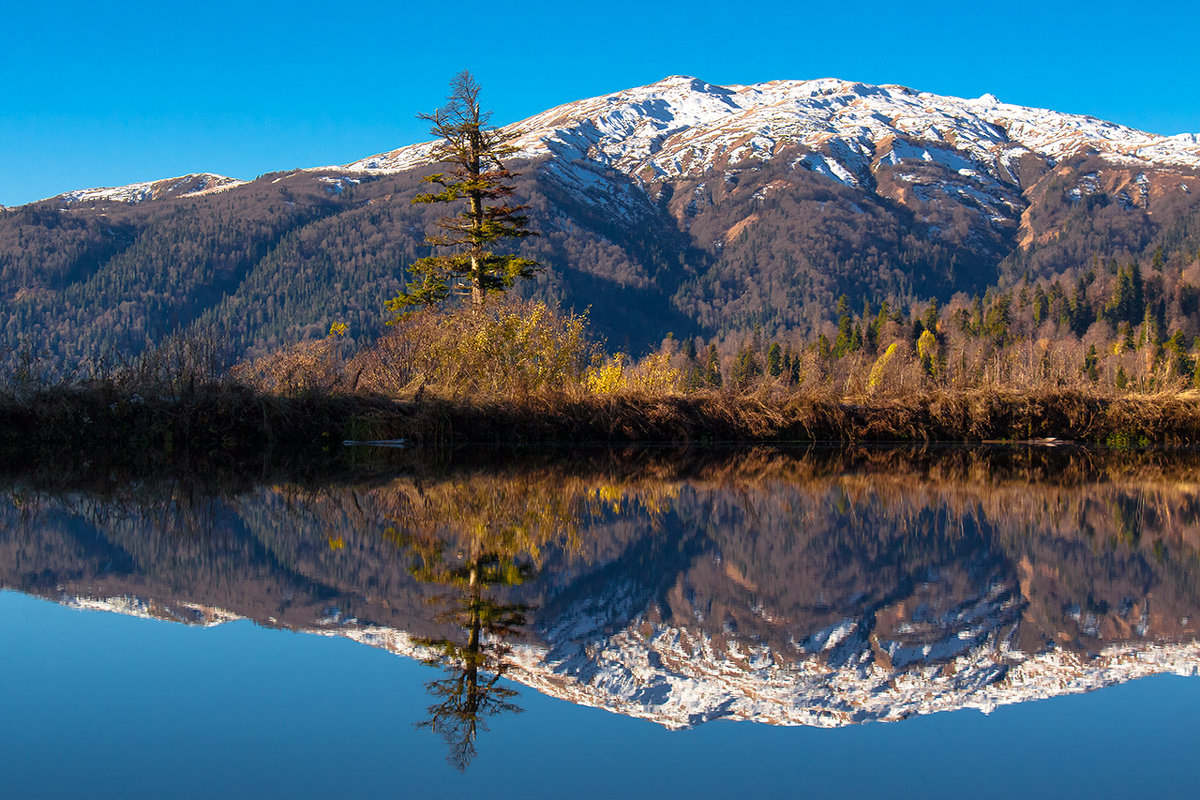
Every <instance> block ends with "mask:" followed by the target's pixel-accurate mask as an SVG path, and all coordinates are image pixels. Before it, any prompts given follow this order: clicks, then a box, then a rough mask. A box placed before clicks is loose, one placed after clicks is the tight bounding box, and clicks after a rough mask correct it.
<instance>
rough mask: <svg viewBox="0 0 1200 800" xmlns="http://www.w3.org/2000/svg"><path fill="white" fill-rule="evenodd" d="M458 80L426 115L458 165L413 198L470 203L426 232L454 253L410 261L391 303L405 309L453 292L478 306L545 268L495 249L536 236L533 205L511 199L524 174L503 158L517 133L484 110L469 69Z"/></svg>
mask: <svg viewBox="0 0 1200 800" xmlns="http://www.w3.org/2000/svg"><path fill="white" fill-rule="evenodd" d="M450 87H451V91H450V95H449V97H448V98H447V100H448V102H447V103H446V105H445V106H443V107H442V108H439V109H438V110H437V111H434V112H433V113H432V114H418V117H419V118H420V119H423V120H425V121H427V122H429V123H430V126H431V127H430V132H431V133H433V134H434V135H435V136H437V137H438V138H439V139H440V142H439V143H438V145H437V149H436V150H435V153H434V155H435V157H436V158H437V159H438V160H439V161H441V162H444V163H446V164H448V165H450V170H449V171H448V172H441V173H438V174H436V175H430V176H428V177H426V178H425V181H426V182H427V183H430V184H433V185H435V186H437V187H439V188H438V189H437V190H435V191H433V192H430V193H427V194H420V195H417V196H416V197H414V198H413V202H414V203H459V202H463V203H464V204H465V207H464V208H463V209H462V210H461V211H459V213H458V214H456V215H455V216H453V217H449V218H446V219H443V220H441V221H440V222H438V227H439V228H441V230H442V232H441V233H439V234H437V235H433V236H429V237H427V238H426V240H425V241H426V243H427V244H429V245H432V246H433V247H435V248H443V249H447V250H449V251H450V252H447V253H435V254H434V255H431V256H426V257H425V258H422V259H419V260H417V261H416V262H414V263H413V264H412V265H410V266H409V268H408V272H409V275H410V281H409V283H408V285H407V286H406V287H405V289H404V291H403V292H401V293H400V294H399V295H397V296H396V297H394V298H392V299H391V300H389V301H388V302H387V308H388V310H390V311H393V312H397V313H400V312H403V311H404V310H406V309H408V308H409V307H411V306H414V305H432V304H434V303H439V302H441V301H442V300H445V299H446V298H447V297H449V296H450V295H452V294H460V295H465V296H469V297H470V299H471V305H472V306H473V307H474V308H479V307H481V306H482V305H483V302H484V299H485V298H486V297H487V295H488V293H489V292H498V291H504V290H506V289H508V288H510V287H511V286H512V285H513V283H514V282H515V281H516V280H517V279H518V278H528V277H531V276H532V275H533V274H534V273H535V272H536V271H537V270H538V269H539V264H538V263H537V262H536V261H533V260H531V259H528V258H523V257H521V256H517V255H512V254H504V253H497V252H495V251H494V248H496V247H497V246H498V245H500V244H501V243H502V242H505V241H508V240H520V239H523V238H525V237H527V236H533V235H535V234H534V233H533V232H532V231H530V230H528V224H529V218H528V217H527V216H525V214H524V213H523V212H524V211H525V208H526V207H525V206H523V205H515V204H514V205H509V204H508V200H509V198H511V197H512V196H513V189H512V186H511V185H510V181H511V180H512V179H513V178H514V177H516V173H512V172H509V171H508V169H506V168H505V166H504V163H503V159H504V158H505V157H507V156H508V155H511V154H512V153H513V152H514V150H513V148H512V147H511V146H509V145H508V139H509V135H508V134H505V133H503V132H502V131H500V130H497V129H496V128H493V127H491V126H490V125H489V124H488V119H489V118H490V116H491V114H490V113H489V112H484V111H482V110H481V109H480V106H479V92H480V89H479V85H478V84H477V83H476V82H475V79H474V78H473V77H471V74H470V73H469V72H465V71H464V72H460V73H459V74H458V75H456V76H455V77H454V80H453V81H451V83H450Z"/></svg>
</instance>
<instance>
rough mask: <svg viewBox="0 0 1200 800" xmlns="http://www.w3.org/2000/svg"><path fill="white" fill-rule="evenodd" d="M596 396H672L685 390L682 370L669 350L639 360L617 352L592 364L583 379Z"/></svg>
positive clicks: (659, 351)
mask: <svg viewBox="0 0 1200 800" xmlns="http://www.w3.org/2000/svg"><path fill="white" fill-rule="evenodd" d="M584 383H585V386H586V387H587V389H588V391H589V392H591V393H593V394H600V395H615V394H648V395H672V394H680V393H682V392H683V391H684V388H685V387H684V374H683V371H682V370H681V369H680V368H679V367H678V366H677V365H676V364H675V363H674V357H673V353H672V352H671V350H670V349H668V348H663V349H660V350H657V351H655V352H653V353H651V354H650V355H648V356H646V357H645V358H643V359H641V360H640V361H633V360H631V359H630V358H629V356H627V355H625V354H624V353H616V354H614V355H611V356H609V357H608V358H605V359H603V360H602V361H599V362H598V363H596V364H593V365H592V366H591V367H590V368H589V369H588V370H587V372H586V374H585V376H584Z"/></svg>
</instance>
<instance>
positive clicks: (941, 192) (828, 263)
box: [0, 76, 1200, 361]
mask: <svg viewBox="0 0 1200 800" xmlns="http://www.w3.org/2000/svg"><path fill="white" fill-rule="evenodd" d="M507 130H508V131H509V132H510V133H511V134H512V136H513V143H514V145H515V146H516V147H517V148H518V153H517V155H516V156H515V157H514V166H515V167H516V168H518V169H519V170H521V171H523V172H524V175H523V177H522V178H521V179H520V181H519V185H518V187H517V188H518V194H519V196H520V197H521V199H522V200H523V201H525V202H527V203H529V204H530V206H531V214H532V217H533V222H534V226H535V227H536V228H537V229H538V230H539V231H540V232H541V233H542V236H541V237H540V238H538V239H534V240H529V241H527V242H524V243H522V245H521V249H522V250H523V251H524V252H525V253H526V254H527V255H530V256H532V257H534V258H537V259H539V260H541V261H542V262H543V263H544V264H545V265H546V266H547V270H546V271H545V272H544V273H543V274H542V275H541V276H540V277H539V278H538V280H537V281H536V283H535V284H534V285H532V286H528V287H523V288H522V289H521V290H520V291H522V292H526V293H534V294H538V295H540V296H542V297H545V298H547V299H549V300H552V301H555V302H560V303H563V304H565V305H569V306H573V307H575V308H578V309H582V308H586V307H590V308H591V309H592V318H593V321H594V323H595V324H596V325H597V327H598V328H599V329H600V331H601V332H602V333H603V334H605V335H606V336H607V337H608V338H609V340H610V342H611V343H613V344H614V345H615V346H619V347H629V348H633V349H638V348H642V347H646V346H649V345H652V344H654V343H656V342H657V341H658V340H659V339H661V338H662V336H663V335H665V334H666V333H667V332H668V331H674V332H675V333H677V334H679V335H685V334H686V335H691V334H701V335H704V336H712V335H714V334H718V335H719V334H735V335H736V334H739V333H740V332H744V331H748V330H749V329H750V328H752V327H754V326H761V327H762V328H763V329H764V330H766V331H767V332H768V333H770V334H771V335H787V334H788V333H789V332H795V333H801V334H807V333H810V332H812V331H813V330H814V329H816V328H819V327H820V326H822V325H824V324H827V321H828V319H829V318H830V316H831V313H832V306H833V304H834V300H835V299H836V298H837V297H838V296H839V295H841V294H847V295H849V296H850V298H851V300H852V302H853V303H854V304H855V306H856V307H857V305H858V304H861V302H862V301H863V300H870V301H874V302H876V303H877V302H879V301H881V300H884V299H888V300H890V301H892V303H893V305H904V304H906V303H908V302H911V301H914V300H925V299H927V298H929V297H936V298H938V299H940V300H943V301H945V300H947V299H949V298H950V297H951V296H952V295H954V294H955V293H956V292H966V293H968V294H971V293H977V292H983V291H984V290H985V289H987V288H988V287H990V286H994V285H997V284H998V283H1001V282H1004V281H1011V280H1013V279H1014V278H1016V277H1020V276H1021V275H1023V274H1025V273H1028V274H1030V275H1031V276H1032V277H1033V278H1046V279H1050V278H1056V277H1060V276H1067V277H1068V278H1069V277H1070V276H1072V275H1074V274H1076V272H1077V271H1079V270H1083V269H1086V265H1087V264H1088V263H1090V262H1091V261H1092V260H1093V259H1094V258H1097V257H1098V258H1101V259H1104V260H1108V259H1113V258H1115V259H1120V260H1122V261H1131V260H1139V259H1145V258H1148V256H1149V254H1151V253H1152V252H1154V251H1155V250H1156V249H1158V248H1160V247H1161V248H1165V249H1167V250H1168V255H1171V254H1172V253H1175V252H1178V253H1183V254H1187V253H1190V254H1194V253H1195V252H1196V247H1197V245H1200V204H1198V198H1200V139H1198V138H1197V136H1196V135H1190V134H1186V135H1181V136H1174V137H1166V136H1156V135H1153V134H1148V133H1143V132H1140V131H1136V130H1133V129H1130V128H1127V127H1123V126H1120V125H1116V124H1114V123H1110V122H1105V121H1102V120H1097V119H1094V118H1091V117H1084V116H1078V115H1070V114H1062V113H1058V112H1054V111H1048V110H1041V109H1031V108H1025V107H1021V106H1015V105H1009V104H1004V103H1000V102H999V101H997V100H996V99H995V98H994V97H991V96H986V95H985V96H984V97H982V98H979V99H974V100H964V99H959V98H952V97H941V96H937V95H931V94H927V93H920V92H916V91H913V90H911V89H907V88H904V87H899V86H870V85H866V84H861V83H852V82H846V81H840V80H834V79H820V80H812V81H774V82H770V83H764V84H758V85H754V86H729V87H721V86H714V85H712V84H708V83H704V82H703V81H700V80H698V79H695V78H688V77H678V76H676V77H671V78H667V79H665V80H663V81H660V82H658V83H655V84H652V85H650V86H645V87H640V88H635V89H630V90H627V91H623V92H618V93H615V94H612V95H607V96H604V97H598V98H591V99H588V100H581V101H578V102H575V103H569V104H566V105H563V106H560V107H558V108H554V109H550V110H548V111H546V112H543V113H541V114H538V115H535V116H533V117H530V118H529V119H526V120H523V121H520V122H517V123H514V124H513V125H510V126H508V127H507ZM431 152H432V144H431V143H423V144H415V145H410V146H407V147H402V148H399V149H398V150H394V151H390V152H387V153H382V154H379V155H375V156H371V157H369V158H365V159H361V160H359V161H356V162H353V163H351V164H347V165H342V166H332V167H322V168H315V169H309V170H300V171H295V172H290V173H276V174H271V175H264V176H261V177H260V178H258V179H256V180H254V181H251V182H249V183H241V182H238V181H235V180H233V179H228V178H222V177H221V176H213V175H193V176H185V177H183V178H178V179H168V180H166V181H158V182H152V183H146V184H135V185H132V186H129V187H118V188H116V189H105V190H85V191H79V192H71V193H67V194H65V195H62V196H59V197H57V198H51V199H49V200H46V201H41V202H39V203H35V204H30V205H28V206H23V207H20V208H16V209H7V210H4V211H0V278H3V284H2V287H0V301H2V302H4V303H5V304H6V306H8V307H9V308H10V309H11V310H10V312H9V313H8V314H7V315H6V317H5V318H4V319H3V320H0V322H2V323H3V324H2V327H3V329H4V331H3V336H4V339H3V341H4V343H5V344H7V345H8V346H9V347H16V346H18V345H19V343H20V342H21V340H22V338H23V337H25V338H28V339H32V340H34V341H37V342H40V343H43V346H44V347H46V348H47V349H48V350H49V351H50V352H52V353H53V354H54V355H56V356H59V357H61V358H64V359H66V360H68V361H71V360H74V361H78V360H80V359H84V358H88V357H95V356H96V355H97V354H99V353H102V352H104V351H105V350H106V349H111V348H116V349H118V350H132V351H136V350H139V349H141V348H143V347H145V346H148V345H149V344H150V343H152V342H153V341H154V340H155V339H157V338H158V337H160V336H162V335H163V334H164V333H166V332H169V331H171V330H175V329H179V328H184V329H187V328H189V327H196V326H217V327H219V328H221V329H222V330H226V331H229V333H230V336H231V345H232V347H233V348H234V349H235V350H236V351H239V352H240V351H243V350H245V349H251V350H256V351H260V352H261V351H263V350H267V349H270V348H272V347H276V346H279V345H281V344H285V343H288V342H290V341H293V340H295V339H297V338H304V337H307V336H311V335H314V334H316V333H318V332H320V331H323V330H326V329H327V328H328V325H329V323H330V322H332V321H333V320H342V321H346V322H349V323H350V324H351V327H352V331H353V333H354V334H355V335H356V336H358V337H360V338H367V339H369V338H371V337H373V336H375V335H377V334H378V333H379V331H380V330H381V329H382V324H381V323H382V321H383V319H384V314H383V311H382V303H383V301H384V300H385V299H387V298H388V297H390V296H391V295H393V294H394V293H395V292H396V291H397V290H398V288H399V287H400V286H401V285H402V281H403V267H404V265H405V264H407V263H411V261H412V260H414V259H416V258H419V257H421V256H422V255H424V254H426V253H427V252H428V250H427V248H426V246H425V245H424V244H423V238H424V235H425V234H426V233H427V232H429V231H430V230H432V227H433V223H434V221H435V218H436V216H438V215H439V214H440V213H441V211H442V210H440V209H437V210H431V209H428V208H424V207H414V206H412V205H411V203H410V200H411V198H412V196H413V195H414V194H415V193H416V191H417V187H418V186H419V178H420V177H421V176H422V175H424V174H426V173H428V172H429V171H431V170H432V169H433V165H432V164H431V163H430V154H431ZM247 220H253V221H254V222H253V223H252V224H250V225H249V228H247ZM214 253H225V254H226V255H220V256H219V257H216V259H215V260H216V261H217V262H220V263H221V264H224V265H225V266H214ZM1180 258H1183V259H1185V260H1186V259H1187V258H1190V255H1187V256H1180ZM155 265H159V266H155ZM163 265H167V266H163ZM148 274H149V275H150V276H151V277H149V278H148V277H147V275H148ZM155 275H157V276H158V277H153V276H155Z"/></svg>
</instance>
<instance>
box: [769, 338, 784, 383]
mask: <svg viewBox="0 0 1200 800" xmlns="http://www.w3.org/2000/svg"><path fill="white" fill-rule="evenodd" d="M782 373H783V351H782V350H780V348H779V343H778V342H771V346H770V347H769V348H767V374H768V375H770V376H771V377H772V378H778V377H779V376H780V375H781V374H782Z"/></svg>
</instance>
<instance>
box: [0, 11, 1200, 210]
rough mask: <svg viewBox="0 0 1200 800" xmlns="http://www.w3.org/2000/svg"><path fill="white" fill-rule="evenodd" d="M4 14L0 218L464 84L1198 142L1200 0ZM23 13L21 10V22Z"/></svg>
mask: <svg viewBox="0 0 1200 800" xmlns="http://www.w3.org/2000/svg"><path fill="white" fill-rule="evenodd" d="M18 2H20V0H14V2H12V3H8V4H6V6H7V8H6V9H5V12H4V15H3V19H4V29H5V35H4V37H3V39H4V46H3V47H0V204H2V205H16V204H20V203H25V202H29V201H32V200H36V199H39V198H42V197H47V196H50V195H54V194H57V193H59V192H62V191H66V190H69V189H76V188H85V187H91V186H113V185H122V184H126V183H133V182H136V181H141V180H152V179H156V178H163V177H170V176H174V175H181V174H185V173H188V172H217V173H221V174H225V175H232V176H234V177H239V178H253V177H255V176H256V175H259V174H261V173H263V172H269V171H274V170H281V169H290V168H294V167H304V166H319V165H323V164H335V163H346V162H348V161H352V160H355V159H358V158H361V157H363V156H367V155H370V154H373V153H377V152H382V151H385V150H390V149H392V148H395V147H398V146H400V145H403V144H408V143H411V142H414V141H420V140H423V139H425V138H428V137H427V135H426V131H425V130H424V127H423V126H422V124H421V123H419V122H418V121H417V120H415V119H414V115H415V114H416V113H417V112H419V111H428V110H431V109H433V108H436V107H437V106H439V105H440V104H441V103H442V100H443V97H444V95H445V92H446V86H447V83H448V80H449V78H450V77H451V76H452V75H453V74H454V73H456V72H458V71H459V70H461V69H464V68H466V69H470V70H471V71H472V72H474V73H475V75H476V76H477V78H478V79H479V82H480V83H481V85H482V86H483V89H484V95H483V100H484V105H485V106H487V107H490V108H491V109H493V111H494V117H493V120H494V121H495V122H497V123H501V124H502V123H505V122H511V121H514V120H517V119H520V118H522V117H525V116H528V115H530V114H533V113H536V112H538V111H541V110H544V109H545V108H548V107H550V106H553V105H556V104H559V103H564V102H568V101H571V100H576V99H579V98H583V97H590V96H593V95H597V94H603V93H606V92H611V91H616V90H619V89H623V88H628V87H631V86H638V85H642V84H646V83H652V82H654V81H656V80H659V79H660V78H663V77H665V76H667V75H672V74H685V75H693V76H696V77H699V78H703V79H704V80H707V81H709V82H712V83H721V84H725V83H754V82H758V81H766V80H772V79H784V78H786V79H806V78H819V77H827V76H833V77H839V78H846V79H851V80H859V81H864V82H868V83H899V84H903V85H906V86H911V87H913V88H915V89H920V90H923V91H930V92H936V93H940V94H950V95H958V96H964V97H977V96H979V95H981V94H983V93H984V92H991V93H993V94H995V95H996V96H998V97H999V98H1000V99H1001V100H1003V101H1005V102H1011V103H1020V104H1023V105H1032V106H1042V107H1048V108H1055V109H1059V110H1063V111H1071V112H1077V113H1084V114H1092V115H1095V116H1098V117H1102V118H1105V119H1111V120H1114V121H1117V122H1121V123H1124V124H1127V125H1132V126H1134V127H1138V128H1142V129H1145V130H1149V131H1154V132H1157V133H1181V132H1192V133H1195V132H1200V60H1198V59H1197V44H1196V38H1195V37H1196V31H1197V30H1200V3H1198V2H1196V0H1187V1H1181V0H1166V2H1159V3H1146V2H1142V3H1132V2H1115V1H1114V0H1092V2H1086V3H1084V2H1065V1H1064V0H1044V1H1043V2H1038V3H1027V2H1022V1H1021V0H1017V1H1016V2H1010V3H979V4H975V5H971V4H969V3H966V2H956V3H944V2H926V3H917V2H903V1H902V0H886V1H885V2H880V1H878V0H858V1H857V2H854V3H837V2H820V3H812V2H802V3H786V2H785V3H766V2H763V3H746V2H740V3H735V2H721V3H717V2H705V1H703V0H701V1H699V2H691V3H678V2H659V3H652V2H645V1H643V2H625V0H610V1H609V2H604V3H590V4H567V3H542V2H524V3H509V4H505V3H496V2H486V3H481V2H474V0H455V2H453V3H451V2H422V3H407V2H392V3H382V2H354V0H346V1H345V2H341V3H338V4H335V3H331V2H328V0H326V1H325V2H319V3H316V2H306V1H305V0H296V1H295V2H288V3H255V2H252V1H251V0H243V2H226V1H225V0H211V1H210V2H207V3H196V4H176V3H167V2H162V0H159V2H154V3H143V2H112V3H105V4H101V3H96V2H94V0H93V1H92V2H54V1H53V0H45V1H44V2H39V3H32V2H22V3H21V5H20V6H17V5H16V4H17V3H18ZM14 6H16V7H14Z"/></svg>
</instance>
